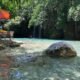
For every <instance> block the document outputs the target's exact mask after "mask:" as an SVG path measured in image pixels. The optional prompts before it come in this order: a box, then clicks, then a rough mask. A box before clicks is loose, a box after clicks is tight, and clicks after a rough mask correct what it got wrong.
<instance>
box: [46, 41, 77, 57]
mask: <svg viewBox="0 0 80 80" xmlns="http://www.w3.org/2000/svg"><path fill="white" fill-rule="evenodd" d="M45 54H46V55H48V56H50V57H75V56H76V55H77V53H76V51H75V49H74V48H73V47H72V46H71V45H70V44H68V43H66V42H58V43H54V44H52V45H51V46H50V47H48V49H46V51H45Z"/></svg>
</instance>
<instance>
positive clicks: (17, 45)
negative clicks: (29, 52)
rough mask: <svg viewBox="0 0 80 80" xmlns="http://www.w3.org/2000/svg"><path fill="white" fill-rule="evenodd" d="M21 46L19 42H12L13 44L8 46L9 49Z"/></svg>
mask: <svg viewBox="0 0 80 80" xmlns="http://www.w3.org/2000/svg"><path fill="white" fill-rule="evenodd" d="M20 45H21V43H17V42H12V43H9V44H8V46H9V47H12V48H13V47H19V46H20Z"/></svg>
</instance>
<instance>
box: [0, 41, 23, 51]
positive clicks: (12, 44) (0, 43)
mask: <svg viewBox="0 0 80 80" xmlns="http://www.w3.org/2000/svg"><path fill="white" fill-rule="evenodd" d="M21 44H22V43H17V42H14V41H11V42H10V41H9V40H1V41H0V50H4V49H6V47H10V48H14V47H20V45H21Z"/></svg>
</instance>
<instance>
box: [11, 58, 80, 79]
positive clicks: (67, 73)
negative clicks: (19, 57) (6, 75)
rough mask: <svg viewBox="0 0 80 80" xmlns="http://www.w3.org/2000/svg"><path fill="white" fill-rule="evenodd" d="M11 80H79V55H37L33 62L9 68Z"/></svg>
mask: <svg viewBox="0 0 80 80" xmlns="http://www.w3.org/2000/svg"><path fill="white" fill-rule="evenodd" d="M10 76H11V77H10V78H11V80H14V79H15V80H80V57H75V58H69V59H64V58H58V59H57V58H55V59H51V58H49V57H38V58H37V60H36V61H35V62H32V63H28V64H26V66H20V67H17V68H13V69H11V70H10Z"/></svg>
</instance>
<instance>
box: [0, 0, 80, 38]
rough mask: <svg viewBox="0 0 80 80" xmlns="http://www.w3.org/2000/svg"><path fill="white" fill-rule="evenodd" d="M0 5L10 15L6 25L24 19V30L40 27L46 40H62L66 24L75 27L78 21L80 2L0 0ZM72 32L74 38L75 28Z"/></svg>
mask: <svg viewBox="0 0 80 80" xmlns="http://www.w3.org/2000/svg"><path fill="white" fill-rule="evenodd" d="M0 5H1V6H0V7H1V8H4V9H7V10H9V11H10V13H11V16H12V18H11V20H10V22H9V23H8V25H12V24H20V22H21V21H22V20H23V19H25V20H26V21H25V23H26V25H25V26H26V29H28V28H31V27H41V30H43V36H44V37H47V38H56V37H60V38H61V37H62V38H63V37H64V33H66V30H65V29H66V27H68V26H69V25H68V23H69V24H71V25H70V26H69V27H72V26H74V27H77V22H79V21H80V0H0ZM74 22H75V24H74ZM22 27H23V26H22ZM21 29H22V28H21ZM73 32H74V33H75V36H76V35H77V34H76V32H77V30H76V28H75V31H73ZM73 32H72V34H73ZM69 34H70V35H71V33H69Z"/></svg>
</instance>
